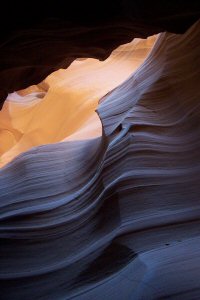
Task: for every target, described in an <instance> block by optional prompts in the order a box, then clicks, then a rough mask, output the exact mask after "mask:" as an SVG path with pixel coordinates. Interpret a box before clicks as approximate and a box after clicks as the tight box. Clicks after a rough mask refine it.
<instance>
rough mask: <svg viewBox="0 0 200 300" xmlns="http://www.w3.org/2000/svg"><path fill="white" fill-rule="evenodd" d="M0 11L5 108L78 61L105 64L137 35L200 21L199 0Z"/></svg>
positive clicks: (13, 4) (10, 6) (31, 5)
mask: <svg viewBox="0 0 200 300" xmlns="http://www.w3.org/2000/svg"><path fill="white" fill-rule="evenodd" d="M66 5H67V8H65V6H66ZM1 9H2V10H1V12H2V14H1V18H0V27H1V28H2V30H1V32H0V105H2V104H3V101H4V100H5V98H6V96H7V94H8V93H12V92H14V91H16V90H20V89H24V88H26V87H28V86H30V85H33V84H38V83H39V82H40V81H42V80H43V79H45V77H46V76H47V75H49V74H51V73H52V72H54V71H55V70H58V69H60V68H61V67H62V68H67V67H68V66H69V65H70V64H71V63H72V61H73V60H74V59H76V58H79V57H91V58H98V59H101V60H104V59H106V58H107V57H108V56H109V55H110V54H111V52H112V51H113V50H114V49H115V48H116V47H118V46H119V45H121V44H123V43H127V42H130V41H131V40H132V39H133V38H135V37H136V38H145V37H148V36H150V35H153V34H156V33H160V32H163V31H169V32H174V33H183V32H185V31H186V30H187V29H188V28H189V27H190V26H191V25H192V24H193V23H194V22H195V21H197V20H198V19H199V17H200V2H199V0H190V1H189V0H187V1H180V0H174V1H169V0H162V1H152V0H134V1H133V0H115V1H104V0H101V1H95V3H94V1H90V0H85V1H78V2H77V1H64V0H57V1H56V3H55V1H48V2H46V1H38V0H29V1H27V3H26V2H25V1H9V0H7V1H4V5H3V6H2V7H1ZM3 16H4V18H3ZM5 18H6V20H5Z"/></svg>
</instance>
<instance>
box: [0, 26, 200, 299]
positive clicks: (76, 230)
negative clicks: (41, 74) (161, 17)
mask: <svg viewBox="0 0 200 300" xmlns="http://www.w3.org/2000/svg"><path fill="white" fill-rule="evenodd" d="M199 37H200V21H198V22H196V23H195V24H193V25H192V26H191V27H190V28H189V29H188V30H187V31H186V32H185V33H183V34H178V33H177V34H175V33H169V32H163V33H160V34H159V36H152V37H149V38H148V39H147V40H139V39H138V40H137V39H136V40H133V42H131V43H130V44H127V45H122V46H120V47H119V48H117V49H116V50H115V51H114V52H113V53H112V55H111V56H110V57H109V58H108V59H106V60H105V61H103V62H102V61H97V60H94V59H92V58H88V59H78V60H76V61H74V62H73V63H72V64H71V65H70V67H69V68H68V69H66V70H59V71H57V72H55V73H53V74H51V75H50V76H48V77H47V78H46V79H45V80H44V81H43V82H42V83H40V84H38V86H31V87H29V88H27V89H25V90H20V91H16V92H15V93H12V94H9V96H8V98H7V100H6V101H5V103H4V106H3V109H2V111H1V112H0V117H1V118H0V128H1V131H0V132H1V137H0V138H1V140H2V141H4V142H3V143H2V144H1V169H0V239H1V244H2V246H1V247H0V266H1V268H0V290H1V295H2V299H3V300H13V299H14V300H27V299H31V300H32V299H33V300H37V299H42V300H64V299H65V300H66V299H77V300H88V299H95V300H102V299H105V300H110V299H114V300H121V299H124V300H129V299H132V300H156V299H157V300H158V299H160V300H161V299H162V300H163V299H174V300H179V299H181V300H190V299H199V295H200V258H199V247H200V236H199V232H200V221H199V216H200V200H199V195H200V185H199V178H200V156H199V151H200V140H199V133H200V103H199V99H200V89H199V87H200V76H199V75H200V74H199V70H200V69H199V67H200V43H199V41H200V39H199Z"/></svg>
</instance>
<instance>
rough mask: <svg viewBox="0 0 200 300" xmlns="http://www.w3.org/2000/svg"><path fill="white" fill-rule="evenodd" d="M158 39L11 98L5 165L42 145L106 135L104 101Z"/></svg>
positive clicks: (2, 132)
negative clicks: (101, 109)
mask: <svg viewBox="0 0 200 300" xmlns="http://www.w3.org/2000/svg"><path fill="white" fill-rule="evenodd" d="M155 38H156V37H155V36H153V37H149V38H148V39H147V40H141V39H135V40H133V41H132V42H131V43H130V44H126V45H122V46H120V47H119V48H117V49H116V50H115V51H114V52H113V53H112V55H111V56H110V57H109V58H108V59H107V60H105V61H98V60H96V59H92V58H88V59H80V60H76V61H74V62H73V63H72V64H71V66H70V67H69V68H68V69H67V70H63V69H62V70H59V71H57V72H55V73H53V74H51V75H50V76H49V77H47V78H46V80H45V81H44V82H43V83H41V84H39V85H38V86H31V87H29V88H27V89H25V90H22V91H19V92H15V93H12V94H10V95H9V96H8V98H7V101H6V102H5V104H4V106H3V109H2V111H1V112H0V140H1V144H0V155H1V160H0V166H1V167H2V166H4V165H5V164H6V163H8V162H9V161H11V160H12V159H13V158H14V157H16V156H17V155H19V154H20V153H21V152H25V151H27V150H29V149H30V148H32V147H35V146H38V145H43V144H50V143H56V142H59V141H63V140H77V139H78V140H81V139H89V138H93V137H95V136H100V135H101V132H102V129H101V122H100V119H99V117H98V115H97V114H96V112H95V109H96V108H97V105H98V101H99V100H100V99H101V98H102V97H103V96H104V95H105V94H107V93H108V92H110V91H111V90H112V89H114V88H115V87H117V86H118V85H119V84H121V83H122V82H123V81H124V80H126V79H127V78H128V77H129V76H130V75H131V74H132V73H133V71H134V70H135V69H136V68H137V67H138V66H139V65H140V64H141V63H142V62H143V60H144V59H145V57H146V56H147V54H148V53H149V51H150V49H151V48H152V46H153V43H154V42H155Z"/></svg>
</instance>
